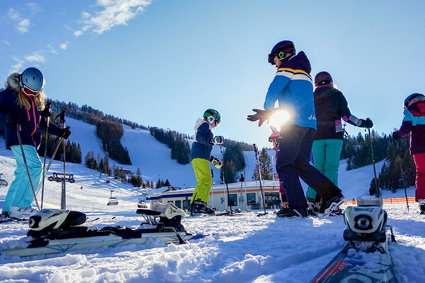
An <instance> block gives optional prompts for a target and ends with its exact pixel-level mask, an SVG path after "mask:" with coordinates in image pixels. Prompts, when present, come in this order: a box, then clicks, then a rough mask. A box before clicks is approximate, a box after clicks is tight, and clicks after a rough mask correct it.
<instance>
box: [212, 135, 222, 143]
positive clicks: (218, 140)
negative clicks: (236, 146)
mask: <svg viewBox="0 0 425 283" xmlns="http://www.w3.org/2000/svg"><path fill="white" fill-rule="evenodd" d="M223 143H224V137H223V136H215V137H214V138H213V144H223Z"/></svg>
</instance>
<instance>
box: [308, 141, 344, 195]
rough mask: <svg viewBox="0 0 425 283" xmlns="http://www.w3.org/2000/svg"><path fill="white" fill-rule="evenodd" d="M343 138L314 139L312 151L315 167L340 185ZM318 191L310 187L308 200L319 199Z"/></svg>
mask: <svg viewBox="0 0 425 283" xmlns="http://www.w3.org/2000/svg"><path fill="white" fill-rule="evenodd" d="M341 150H342V140H340V139H325V140H315V141H313V146H312V152H313V158H314V167H315V168H316V169H317V170H319V171H320V173H322V174H324V175H325V176H326V177H328V179H329V180H331V181H332V182H333V183H334V184H335V185H336V186H338V167H339V159H340V157H341ZM316 197H317V192H316V191H315V190H314V189H313V188H311V187H308V189H307V194H306V198H307V200H308V201H318V200H317V199H316Z"/></svg>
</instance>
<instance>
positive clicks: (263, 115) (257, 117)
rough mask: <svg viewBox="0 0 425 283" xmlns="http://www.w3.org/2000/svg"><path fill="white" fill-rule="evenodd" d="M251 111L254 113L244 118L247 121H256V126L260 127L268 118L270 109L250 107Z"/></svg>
mask: <svg viewBox="0 0 425 283" xmlns="http://www.w3.org/2000/svg"><path fill="white" fill-rule="evenodd" d="M252 111H254V112H255V114H254V115H248V117H247V118H246V119H247V120H248V121H251V122H255V121H258V127H261V125H262V124H263V123H264V122H265V121H266V120H267V119H269V116H270V111H268V110H261V109H252Z"/></svg>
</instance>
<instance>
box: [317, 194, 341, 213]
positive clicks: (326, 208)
mask: <svg viewBox="0 0 425 283" xmlns="http://www.w3.org/2000/svg"><path fill="white" fill-rule="evenodd" d="M343 202H344V196H343V195H342V194H338V195H336V196H333V197H331V198H330V199H327V200H323V199H322V201H321V204H320V210H319V214H322V215H323V216H329V215H330V214H332V213H333V212H334V211H336V210H338V209H339V206H340V205H341V204H342V203H343Z"/></svg>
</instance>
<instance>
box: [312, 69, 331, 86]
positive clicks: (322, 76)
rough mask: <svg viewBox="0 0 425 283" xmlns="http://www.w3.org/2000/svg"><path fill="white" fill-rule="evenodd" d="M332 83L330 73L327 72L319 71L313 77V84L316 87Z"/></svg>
mask: <svg viewBox="0 0 425 283" xmlns="http://www.w3.org/2000/svg"><path fill="white" fill-rule="evenodd" d="M329 84H330V85H332V84H333V80H332V77H331V75H330V74H329V73H328V72H320V73H318V74H317V75H316V77H315V78H314V85H315V86H316V87H318V86H323V85H329Z"/></svg>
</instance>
